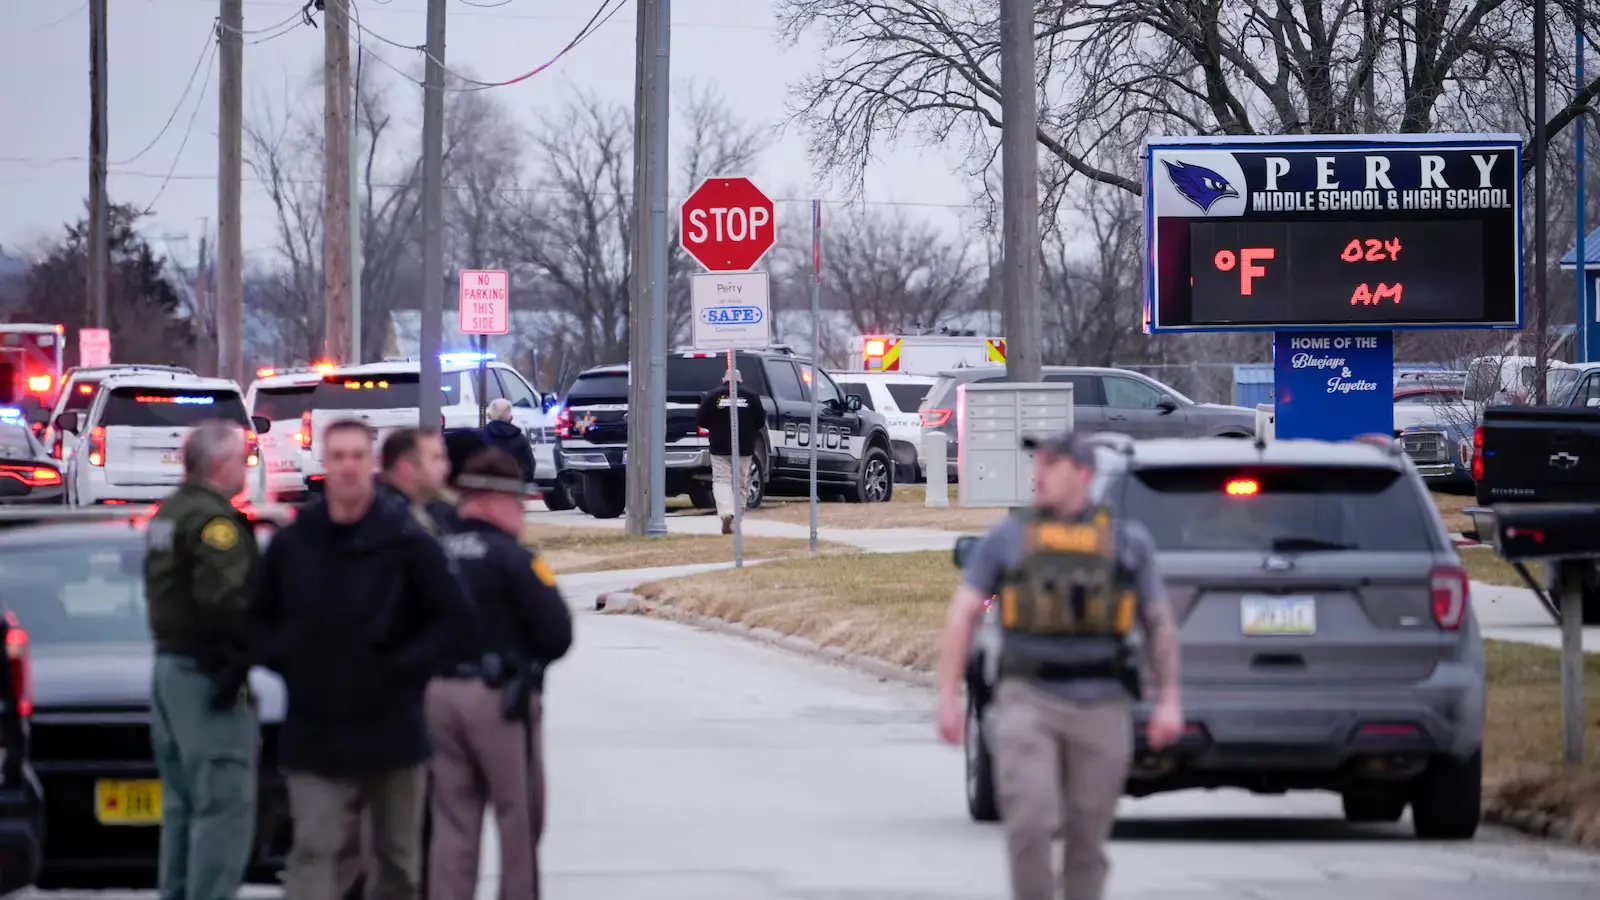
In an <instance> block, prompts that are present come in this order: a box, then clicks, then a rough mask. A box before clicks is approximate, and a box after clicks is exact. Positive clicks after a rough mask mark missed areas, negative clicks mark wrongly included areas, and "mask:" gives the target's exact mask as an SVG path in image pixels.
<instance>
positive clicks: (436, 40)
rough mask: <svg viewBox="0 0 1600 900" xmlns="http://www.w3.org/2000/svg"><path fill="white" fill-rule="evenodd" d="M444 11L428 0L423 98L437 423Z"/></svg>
mask: <svg viewBox="0 0 1600 900" xmlns="http://www.w3.org/2000/svg"><path fill="white" fill-rule="evenodd" d="M444 14H445V0H428V67H427V71H426V73H425V74H424V78H423V82H424V84H423V99H422V335H421V337H422V341H421V343H422V346H421V348H420V349H421V353H422V359H421V360H419V363H420V364H421V368H422V373H421V377H420V379H419V380H420V382H421V383H420V385H419V388H420V389H421V391H422V398H421V401H420V403H419V406H420V407H421V409H420V411H419V421H418V423H417V424H418V425H420V426H421V427H423V428H438V427H439V400H440V397H439V395H440V390H439V388H440V384H441V380H440V374H439V340H440V337H441V335H440V331H441V330H442V329H443V327H444V321H443V320H444V295H443V293H442V291H443V288H444Z"/></svg>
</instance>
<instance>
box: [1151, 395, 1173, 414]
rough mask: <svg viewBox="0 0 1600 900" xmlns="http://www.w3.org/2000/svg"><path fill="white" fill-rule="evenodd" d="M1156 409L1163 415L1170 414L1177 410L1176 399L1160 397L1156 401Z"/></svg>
mask: <svg viewBox="0 0 1600 900" xmlns="http://www.w3.org/2000/svg"><path fill="white" fill-rule="evenodd" d="M1156 409H1158V410H1160V411H1161V414H1162V415H1163V416H1165V415H1170V414H1171V413H1175V412H1177V411H1178V401H1176V400H1174V399H1172V398H1171V397H1162V398H1161V399H1160V400H1157V401H1156Z"/></svg>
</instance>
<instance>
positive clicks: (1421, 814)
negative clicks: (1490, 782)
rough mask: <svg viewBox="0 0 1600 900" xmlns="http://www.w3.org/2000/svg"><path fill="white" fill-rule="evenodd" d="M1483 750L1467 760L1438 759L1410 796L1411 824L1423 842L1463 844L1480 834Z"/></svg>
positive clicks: (1439, 757) (1436, 758) (1429, 766)
mask: <svg viewBox="0 0 1600 900" xmlns="http://www.w3.org/2000/svg"><path fill="white" fill-rule="evenodd" d="M1482 803H1483V751H1482V750H1481V749H1480V750H1478V751H1477V752H1475V753H1473V754H1472V755H1471V756H1470V757H1468V758H1466V759H1457V758H1455V757H1453V756H1436V757H1434V758H1433V761H1432V762H1430V763H1429V764H1428V768H1427V770H1426V771H1424V772H1423V773H1422V776H1421V777H1420V778H1418V779H1417V781H1416V784H1415V785H1414V786H1413V788H1412V794H1411V824H1412V827H1413V829H1414V830H1415V832H1416V835H1417V837H1419V838H1421V839H1423V840H1435V841H1464V840H1468V839H1469V838H1471V837H1472V836H1473V835H1474V834H1476V833H1477V832H1478V820H1479V818H1480V817H1481V815H1482V812H1481V808H1482Z"/></svg>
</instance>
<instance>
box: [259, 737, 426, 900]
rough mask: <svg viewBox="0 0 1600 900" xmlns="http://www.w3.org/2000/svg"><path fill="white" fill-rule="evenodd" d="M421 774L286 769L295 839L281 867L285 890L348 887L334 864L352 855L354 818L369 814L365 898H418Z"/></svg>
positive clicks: (336, 893) (316, 895)
mask: <svg viewBox="0 0 1600 900" xmlns="http://www.w3.org/2000/svg"><path fill="white" fill-rule="evenodd" d="M424 779H425V770H424V769H423V767H422V766H409V767H407V768H403V769H395V770H392V771H387V772H374V773H372V774H370V775H365V776H362V777H359V778H325V777H323V776H320V775H312V774H310V773H307V772H290V773H288V782H289V810H290V813H291V814H292V815H293V816H294V847H293V849H291V850H290V851H289V861H288V866H287V870H286V871H285V872H284V877H283V893H284V896H285V897H293V898H295V900H337V898H339V897H341V896H342V895H343V893H344V891H345V890H346V889H347V888H348V885H347V884H343V883H341V876H342V875H347V874H348V872H343V873H342V872H341V871H340V868H341V865H340V864H341V861H342V860H341V856H345V857H348V856H350V855H353V854H350V852H349V849H348V848H349V847H350V846H351V839H352V832H353V830H354V831H355V832H356V833H359V830H360V829H361V820H362V819H368V820H369V822H370V828H371V846H372V854H371V855H372V873H371V876H370V878H371V880H370V881H368V883H367V886H366V896H368V897H370V898H372V900H421V897H422V884H421V874H420V869H421V866H422V805H423V803H424V801H425V800H426V791H425V784H426V782H425V780H424ZM352 811H354V812H352ZM359 840H360V839H359V838H356V841H359ZM355 846H357V847H359V846H360V844H359V843H356V844H355Z"/></svg>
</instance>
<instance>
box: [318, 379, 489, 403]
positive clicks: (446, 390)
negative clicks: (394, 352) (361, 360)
mask: <svg viewBox="0 0 1600 900" xmlns="http://www.w3.org/2000/svg"><path fill="white" fill-rule="evenodd" d="M440 379H441V385H440V388H441V394H440V397H441V399H440V401H439V402H440V403H442V404H443V405H445V406H451V405H454V404H455V403H457V402H459V398H458V397H456V396H454V393H455V392H454V391H452V390H451V388H452V387H455V388H459V387H460V386H461V373H460V372H443V373H441V374H440ZM421 380H422V376H421V375H420V374H418V373H416V372H390V373H387V374H373V373H364V374H362V375H360V376H354V375H330V376H328V377H326V378H324V379H322V380H321V381H319V382H317V384H316V387H314V388H313V389H312V392H311V408H312V409H417V408H419V407H421V406H422V385H421Z"/></svg>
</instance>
